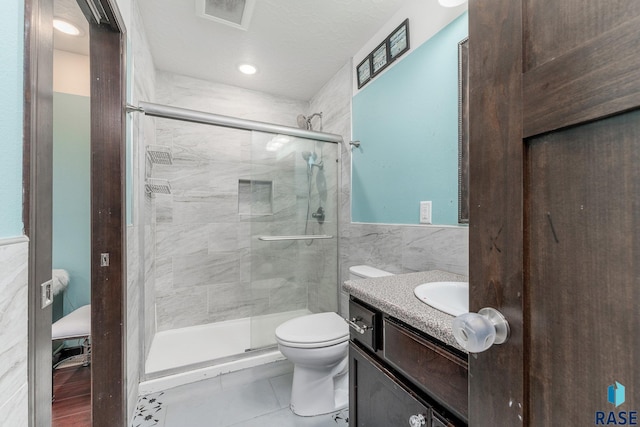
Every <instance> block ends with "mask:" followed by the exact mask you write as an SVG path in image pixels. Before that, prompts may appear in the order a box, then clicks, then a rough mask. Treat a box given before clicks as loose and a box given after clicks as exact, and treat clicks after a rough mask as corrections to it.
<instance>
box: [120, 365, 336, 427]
mask: <svg viewBox="0 0 640 427" xmlns="http://www.w3.org/2000/svg"><path fill="white" fill-rule="evenodd" d="M291 371H292V367H291V364H290V363H289V362H287V361H284V362H277V363H271V364H269V365H265V366H262V367H257V368H251V369H246V370H243V371H239V372H235V373H231V374H227V375H222V376H220V377H216V378H212V379H209V380H204V381H199V382H196V383H192V384H187V385H184V386H180V387H176V388H173V389H169V390H165V391H163V392H160V393H154V394H153V395H147V396H142V397H141V398H140V399H138V408H137V411H136V416H135V418H134V420H133V422H132V427H231V426H233V427H251V426H261V427H270V426H274V427H275V426H278V427H335V426H342V427H344V426H347V425H348V410H346V409H345V410H342V411H339V412H337V413H335V414H328V415H321V416H317V417H299V416H297V415H294V414H293V413H292V412H291V410H289V399H290V396H291V381H292V378H293V374H292V372H291Z"/></svg>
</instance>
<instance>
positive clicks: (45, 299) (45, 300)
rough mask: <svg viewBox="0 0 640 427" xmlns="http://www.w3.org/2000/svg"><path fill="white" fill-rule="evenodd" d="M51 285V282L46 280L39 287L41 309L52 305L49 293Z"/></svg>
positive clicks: (51, 295) (51, 297) (51, 296)
mask: <svg viewBox="0 0 640 427" xmlns="http://www.w3.org/2000/svg"><path fill="white" fill-rule="evenodd" d="M52 284H53V280H47V281H46V282H44V283H43V284H41V285H40V288H41V293H42V304H41V308H46V307H48V306H50V305H51V304H52V303H53V294H52V293H51V285H52Z"/></svg>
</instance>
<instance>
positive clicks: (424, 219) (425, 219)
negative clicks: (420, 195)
mask: <svg viewBox="0 0 640 427" xmlns="http://www.w3.org/2000/svg"><path fill="white" fill-rule="evenodd" d="M420 224H431V200H429V201H426V202H420Z"/></svg>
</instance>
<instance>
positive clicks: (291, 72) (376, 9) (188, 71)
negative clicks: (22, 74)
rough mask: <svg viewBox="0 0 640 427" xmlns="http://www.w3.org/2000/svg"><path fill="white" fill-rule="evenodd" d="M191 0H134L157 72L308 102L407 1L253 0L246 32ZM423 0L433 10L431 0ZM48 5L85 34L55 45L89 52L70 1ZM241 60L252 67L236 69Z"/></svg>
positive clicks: (82, 22) (62, 37)
mask: <svg viewBox="0 0 640 427" xmlns="http://www.w3.org/2000/svg"><path fill="white" fill-rule="evenodd" d="M198 1H201V0H135V2H136V3H137V5H138V7H139V9H140V12H141V15H142V20H143V24H144V27H145V28H144V30H145V33H146V36H147V39H148V42H149V45H150V49H151V54H152V56H153V59H154V63H155V66H156V68H157V69H159V70H164V71H169V72H173V73H177V74H182V75H187V76H191V77H195V78H200V79H205V80H209V81H214V82H219V83H224V84H228V85H233V86H238V87H242V88H246V89H252V90H258V91H261V92H266V93H271V94H274V95H278V96H283V97H287V98H291V99H296V100H303V101H308V100H310V99H311V97H312V96H313V95H315V94H316V93H317V92H318V91H319V90H320V89H321V88H322V86H323V85H324V84H325V83H327V82H328V81H329V79H331V77H333V76H334V75H335V73H336V72H337V71H338V70H340V68H342V67H343V66H344V65H345V64H346V63H347V61H348V60H349V59H350V58H351V57H352V56H353V55H354V54H355V53H356V52H358V50H359V49H361V48H362V47H363V46H364V45H365V43H367V42H368V41H369V40H370V39H371V38H372V37H373V36H374V35H375V34H376V32H377V30H378V29H379V28H381V27H382V26H383V25H384V24H385V23H386V22H387V21H388V20H389V19H390V18H391V17H392V16H393V15H394V14H395V13H396V12H397V11H398V10H399V9H400V8H402V7H403V6H404V5H405V4H407V3H408V2H409V1H410V0H256V2H255V7H254V9H253V13H252V16H251V20H250V22H249V25H248V29H247V30H246V31H245V30H243V29H238V28H233V27H231V26H228V25H225V24H222V23H219V22H215V21H212V20H209V19H205V18H202V17H199V16H198V14H197V12H196V10H197V4H198V3H197V2H198ZM210 1H215V2H218V3H225V2H233V1H235V0H210ZM424 1H426V2H429V3H430V4H432V6H431V5H429V6H428V7H433V8H434V14H436V13H437V11H436V9H437V8H440V6H439V5H438V2H437V1H436V0H424ZM54 5H55V10H54V14H55V15H56V17H61V18H66V19H68V20H70V21H71V22H73V23H75V24H80V25H79V26H80V28H81V30H82V31H83V33H84V36H83V37H71V36H65V35H63V34H60V33H59V32H58V31H55V32H54V33H55V36H54V46H55V48H56V49H60V50H66V51H70V52H74V53H79V54H83V55H88V54H89V37H88V33H89V27H88V24H87V22H86V19H85V18H84V16H83V15H82V12H81V11H80V9H79V8H78V6H77V3H76V1H75V0H56V1H55V2H54ZM130 33H131V29H130ZM245 62H247V63H251V64H253V65H255V66H256V67H257V68H258V72H257V73H256V74H254V75H252V76H247V75H244V74H241V73H240V72H238V69H237V67H238V65H240V64H242V63H245Z"/></svg>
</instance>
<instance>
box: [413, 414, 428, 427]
mask: <svg viewBox="0 0 640 427" xmlns="http://www.w3.org/2000/svg"><path fill="white" fill-rule="evenodd" d="M426 424H427V420H426V419H425V417H424V415H422V414H418V415H411V417H410V418H409V425H410V426H411V427H420V426H423V425H426Z"/></svg>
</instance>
